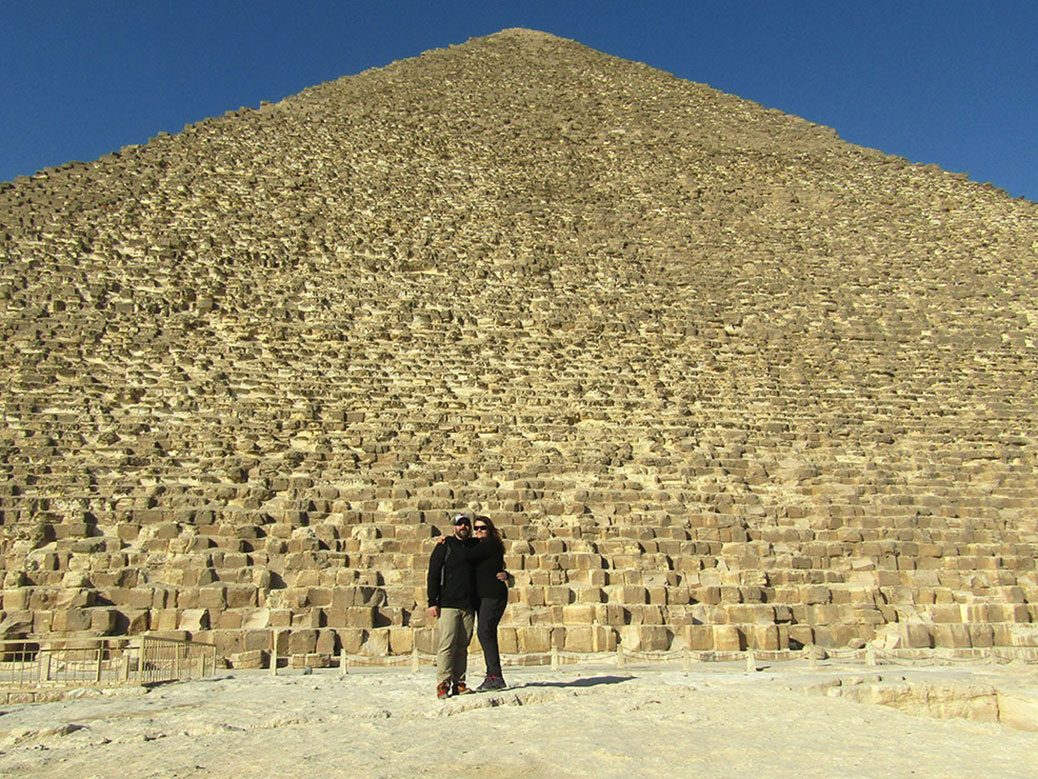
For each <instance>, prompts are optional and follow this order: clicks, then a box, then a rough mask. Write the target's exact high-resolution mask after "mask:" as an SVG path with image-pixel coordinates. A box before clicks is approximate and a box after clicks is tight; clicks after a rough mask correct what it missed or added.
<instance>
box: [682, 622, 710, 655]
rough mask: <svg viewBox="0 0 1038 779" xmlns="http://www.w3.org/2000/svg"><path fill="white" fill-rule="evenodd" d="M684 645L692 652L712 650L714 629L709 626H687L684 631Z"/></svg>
mask: <svg viewBox="0 0 1038 779" xmlns="http://www.w3.org/2000/svg"><path fill="white" fill-rule="evenodd" d="M684 633H685V645H686V646H687V647H688V648H689V649H691V650H692V651H694V652H708V651H710V650H712V649H713V648H714V628H713V626H711V625H688V626H686V627H685V629H684Z"/></svg>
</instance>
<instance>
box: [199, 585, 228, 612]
mask: <svg viewBox="0 0 1038 779" xmlns="http://www.w3.org/2000/svg"><path fill="white" fill-rule="evenodd" d="M194 602H195V603H197V604H198V607H199V608H203V609H212V610H214V611H221V610H223V609H225V608H227V596H226V587H225V586H224V585H223V584H212V585H209V586H207V587H200V588H199V589H198V594H197V596H196V598H195V600H194Z"/></svg>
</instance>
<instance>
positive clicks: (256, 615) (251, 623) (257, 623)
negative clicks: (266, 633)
mask: <svg viewBox="0 0 1038 779" xmlns="http://www.w3.org/2000/svg"><path fill="white" fill-rule="evenodd" d="M272 626H273V625H272V622H271V610H270V609H250V608H246V609H242V619H241V628H242V630H262V629H263V628H266V627H272Z"/></svg>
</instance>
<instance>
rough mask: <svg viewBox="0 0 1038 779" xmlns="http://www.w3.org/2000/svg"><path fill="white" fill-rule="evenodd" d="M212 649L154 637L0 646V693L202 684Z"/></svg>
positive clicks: (211, 668) (26, 641) (32, 641)
mask: <svg viewBox="0 0 1038 779" xmlns="http://www.w3.org/2000/svg"><path fill="white" fill-rule="evenodd" d="M216 661H217V658H216V647H215V646H214V645H213V644H203V643H201V642H198V641H183V640H177V639H170V638H160V637H158V636H148V635H144V636H136V637H134V638H96V639H74V640H73V639H66V640H49V639H35V638H25V639H17V640H6V641H0V689H7V690H26V689H32V688H36V689H39V688H50V687H58V688H60V687H111V686H118V685H139V684H155V683H158V682H170V681H177V680H181V679H200V678H203V677H205V676H209V675H212V674H213V673H215V671H216Z"/></svg>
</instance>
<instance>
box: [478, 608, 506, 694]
mask: <svg viewBox="0 0 1038 779" xmlns="http://www.w3.org/2000/svg"><path fill="white" fill-rule="evenodd" d="M506 605H508V601H507V600H505V599H503V598H481V599H480V601H479V614H478V616H477V620H476V635H477V636H478V637H479V645H480V646H481V647H483V662H484V663H486V665H487V676H498V677H500V676H503V674H502V673H501V651H500V650H499V649H498V646H497V625H498V623H499V622H500V621H501V617H503V616H504V614H505V606H506Z"/></svg>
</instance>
